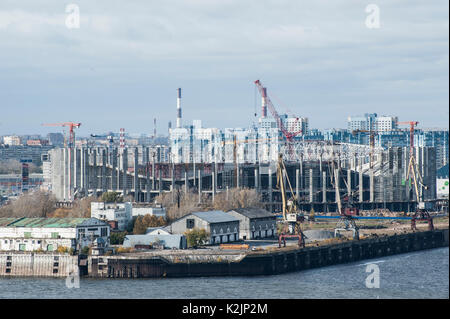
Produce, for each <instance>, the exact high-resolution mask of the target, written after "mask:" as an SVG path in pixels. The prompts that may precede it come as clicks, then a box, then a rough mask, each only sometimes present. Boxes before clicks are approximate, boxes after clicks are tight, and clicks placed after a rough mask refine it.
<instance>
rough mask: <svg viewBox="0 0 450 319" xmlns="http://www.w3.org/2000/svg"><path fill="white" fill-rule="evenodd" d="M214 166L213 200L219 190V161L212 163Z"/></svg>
mask: <svg viewBox="0 0 450 319" xmlns="http://www.w3.org/2000/svg"><path fill="white" fill-rule="evenodd" d="M212 167H213V172H212V174H211V176H212V177H213V180H212V182H213V183H212V187H213V200H214V195H215V194H216V192H217V162H214V163H213V164H212Z"/></svg>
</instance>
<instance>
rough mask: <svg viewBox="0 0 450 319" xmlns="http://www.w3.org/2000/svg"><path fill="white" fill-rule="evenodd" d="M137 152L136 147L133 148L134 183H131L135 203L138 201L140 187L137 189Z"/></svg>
mask: <svg viewBox="0 0 450 319" xmlns="http://www.w3.org/2000/svg"><path fill="white" fill-rule="evenodd" d="M138 160H139V150H138V148H137V147H135V148H134V166H133V168H134V182H133V187H134V200H135V201H136V202H138V201H139V191H140V189H139V188H140V187H139V162H138Z"/></svg>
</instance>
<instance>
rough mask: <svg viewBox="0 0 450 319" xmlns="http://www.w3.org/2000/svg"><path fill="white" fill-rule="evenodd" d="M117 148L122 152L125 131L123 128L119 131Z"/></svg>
mask: <svg viewBox="0 0 450 319" xmlns="http://www.w3.org/2000/svg"><path fill="white" fill-rule="evenodd" d="M119 147H120V150H121V151H123V149H124V148H125V129H124V128H121V129H120V138H119Z"/></svg>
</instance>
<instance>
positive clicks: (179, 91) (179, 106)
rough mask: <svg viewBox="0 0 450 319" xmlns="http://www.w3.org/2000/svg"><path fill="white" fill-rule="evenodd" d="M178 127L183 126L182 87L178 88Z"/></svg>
mask: <svg viewBox="0 0 450 319" xmlns="http://www.w3.org/2000/svg"><path fill="white" fill-rule="evenodd" d="M177 93H178V95H177V128H181V88H178V89H177Z"/></svg>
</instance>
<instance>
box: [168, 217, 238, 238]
mask: <svg viewBox="0 0 450 319" xmlns="http://www.w3.org/2000/svg"><path fill="white" fill-rule="evenodd" d="M194 228H198V229H204V230H206V231H207V233H209V239H208V242H207V244H221V243H227V242H233V241H237V240H239V219H237V218H236V217H233V216H231V215H230V214H227V213H225V212H223V211H207V212H195V213H191V214H189V215H186V216H184V217H181V218H179V219H177V220H175V221H174V222H172V224H170V225H169V226H167V227H166V229H168V231H169V232H170V233H172V234H185V233H186V231H189V230H192V229H194Z"/></svg>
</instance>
